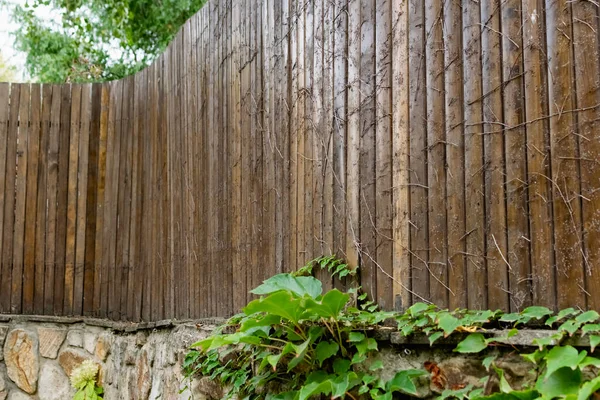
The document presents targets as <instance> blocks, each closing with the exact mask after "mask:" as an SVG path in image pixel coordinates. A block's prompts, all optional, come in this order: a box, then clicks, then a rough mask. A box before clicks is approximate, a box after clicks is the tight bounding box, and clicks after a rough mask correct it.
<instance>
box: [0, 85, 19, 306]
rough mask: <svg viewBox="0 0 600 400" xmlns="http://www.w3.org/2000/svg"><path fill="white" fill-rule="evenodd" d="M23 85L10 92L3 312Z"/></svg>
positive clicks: (8, 286) (7, 286)
mask: <svg viewBox="0 0 600 400" xmlns="http://www.w3.org/2000/svg"><path fill="white" fill-rule="evenodd" d="M22 90H23V85H17V84H13V85H11V90H10V114H9V117H8V118H9V120H8V121H9V124H8V137H7V144H6V178H5V186H4V188H5V189H4V196H5V199H4V226H3V228H4V234H3V240H2V242H3V243H2V269H3V272H2V282H1V283H0V284H1V285H2V290H0V293H2V295H1V297H2V298H1V303H2V304H0V309H1V310H2V312H5V313H10V312H12V307H11V305H12V304H11V293H12V275H13V272H14V271H13V243H14V242H13V239H14V237H13V232H14V225H15V213H14V208H15V184H16V182H15V177H16V164H17V136H18V133H19V123H18V121H19V108H20V106H19V102H20V99H21V91H22Z"/></svg>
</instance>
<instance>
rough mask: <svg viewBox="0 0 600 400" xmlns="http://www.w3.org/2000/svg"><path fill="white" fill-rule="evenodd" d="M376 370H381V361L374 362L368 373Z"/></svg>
mask: <svg viewBox="0 0 600 400" xmlns="http://www.w3.org/2000/svg"><path fill="white" fill-rule="evenodd" d="M378 369H383V361H381V360H375V361H374V362H373V364H371V365H370V366H369V371H377V370H378Z"/></svg>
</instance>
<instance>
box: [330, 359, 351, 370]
mask: <svg viewBox="0 0 600 400" xmlns="http://www.w3.org/2000/svg"><path fill="white" fill-rule="evenodd" d="M350 365H351V363H350V360H347V359H345V358H336V359H335V360H334V361H333V372H335V373H336V374H343V373H346V372H348V371H349V370H350Z"/></svg>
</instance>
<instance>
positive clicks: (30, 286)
mask: <svg viewBox="0 0 600 400" xmlns="http://www.w3.org/2000/svg"><path fill="white" fill-rule="evenodd" d="M41 100H42V98H41V86H40V85H39V84H33V85H31V100H30V101H31V104H30V112H29V123H30V125H29V136H28V142H27V150H26V152H27V153H28V154H27V164H28V165H27V190H26V194H27V196H26V199H25V203H26V204H25V243H24V249H23V250H24V252H25V255H24V260H23V261H24V266H23V302H22V303H23V309H22V310H23V311H22V312H23V314H32V313H33V310H34V295H35V288H36V286H37V284H36V280H37V279H39V278H40V275H39V274H36V266H35V248H36V245H35V239H36V220H37V215H36V213H37V197H38V165H39V159H40V157H39V155H40V134H41V126H40V122H41V111H42V104H41ZM41 277H43V274H42V276H41Z"/></svg>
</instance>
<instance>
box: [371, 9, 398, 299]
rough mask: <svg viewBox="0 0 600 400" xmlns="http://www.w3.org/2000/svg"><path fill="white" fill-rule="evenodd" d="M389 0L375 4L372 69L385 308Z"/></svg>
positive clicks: (389, 244) (389, 217) (380, 286)
mask: <svg viewBox="0 0 600 400" xmlns="http://www.w3.org/2000/svg"><path fill="white" fill-rule="evenodd" d="M391 4H392V2H391V1H389V0H377V3H376V6H375V10H376V11H375V12H376V15H375V26H376V31H375V48H376V50H375V63H376V67H375V71H376V73H377V78H376V84H375V85H376V89H375V90H376V93H377V108H376V109H375V113H376V117H375V118H376V121H377V126H376V127H377V131H376V134H375V146H376V150H375V162H376V166H375V176H376V179H377V180H376V183H375V199H376V205H375V209H376V210H377V213H376V224H377V263H378V264H379V268H378V269H379V271H378V273H377V302H378V304H379V305H380V306H381V307H382V308H383V309H386V310H390V309H392V308H393V307H394V304H393V288H392V284H393V280H392V279H393V273H394V272H393V253H392V251H393V209H392V194H393V190H392V186H393V183H392V172H393V171H392V151H393V143H392V97H391V96H392V90H391V88H392V80H391V79H392V69H391V61H392V59H391V56H392V41H391V28H392V20H391V17H392V12H391Z"/></svg>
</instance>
